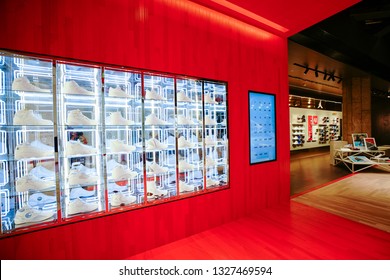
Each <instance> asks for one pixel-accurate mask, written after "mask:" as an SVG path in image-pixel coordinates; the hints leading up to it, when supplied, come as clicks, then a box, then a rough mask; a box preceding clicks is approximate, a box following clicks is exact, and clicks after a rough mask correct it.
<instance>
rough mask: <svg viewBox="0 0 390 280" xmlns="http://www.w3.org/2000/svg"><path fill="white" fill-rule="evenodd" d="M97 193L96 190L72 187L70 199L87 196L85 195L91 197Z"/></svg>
mask: <svg viewBox="0 0 390 280" xmlns="http://www.w3.org/2000/svg"><path fill="white" fill-rule="evenodd" d="M94 195H95V191H94V190H93V191H88V190H85V189H83V188H81V187H79V188H72V190H71V191H70V199H76V198H85V197H91V196H94Z"/></svg>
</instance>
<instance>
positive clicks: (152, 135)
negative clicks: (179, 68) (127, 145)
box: [138, 74, 177, 201]
mask: <svg viewBox="0 0 390 280" xmlns="http://www.w3.org/2000/svg"><path fill="white" fill-rule="evenodd" d="M143 78H144V79H143V86H144V111H143V115H144V119H143V124H144V147H145V168H146V196H147V201H154V200H157V199H162V198H167V197H172V196H175V195H176V194H177V187H176V137H175V136H176V131H175V82H174V78H173V77H166V76H159V75H151V74H144V76H143ZM138 90H140V88H138Z"/></svg>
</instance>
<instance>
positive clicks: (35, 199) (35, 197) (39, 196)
mask: <svg viewBox="0 0 390 280" xmlns="http://www.w3.org/2000/svg"><path fill="white" fill-rule="evenodd" d="M56 202H57V198H56V196H55V195H46V194H44V193H41V192H38V193H34V194H32V195H30V197H29V198H28V204H29V205H30V206H31V207H39V208H42V207H43V206H45V205H46V204H49V203H56Z"/></svg>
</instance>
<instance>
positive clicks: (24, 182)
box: [15, 174, 56, 192]
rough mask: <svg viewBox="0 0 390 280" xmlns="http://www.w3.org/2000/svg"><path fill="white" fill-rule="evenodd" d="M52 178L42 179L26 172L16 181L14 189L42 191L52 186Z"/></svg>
mask: <svg viewBox="0 0 390 280" xmlns="http://www.w3.org/2000/svg"><path fill="white" fill-rule="evenodd" d="M55 185H56V182H55V181H54V180H42V179H40V178H38V177H36V176H35V175H33V174H27V175H25V176H23V177H21V178H19V179H18V180H17V181H16V188H15V189H16V191H17V192H26V191H28V190H34V191H43V190H46V189H49V188H51V187H54V186H55Z"/></svg>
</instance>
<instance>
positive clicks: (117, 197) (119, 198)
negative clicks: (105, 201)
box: [110, 192, 137, 207]
mask: <svg viewBox="0 0 390 280" xmlns="http://www.w3.org/2000/svg"><path fill="white" fill-rule="evenodd" d="M136 201H137V197H135V196H133V195H129V196H127V195H124V194H123V193H121V192H117V193H114V194H112V195H111V199H110V203H111V206H113V207H118V206H125V205H128V204H132V203H134V202H136Z"/></svg>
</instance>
